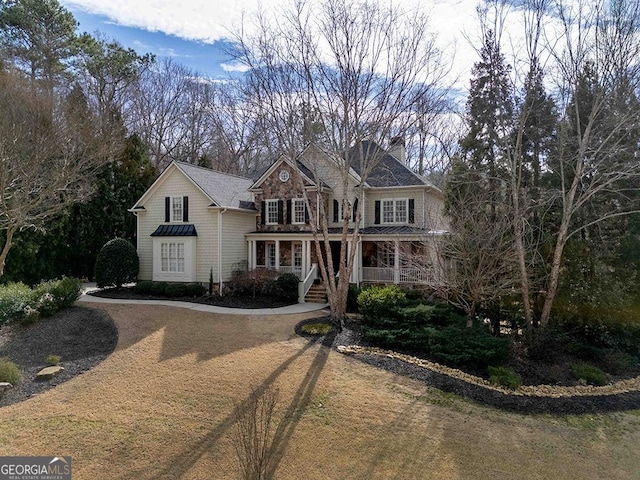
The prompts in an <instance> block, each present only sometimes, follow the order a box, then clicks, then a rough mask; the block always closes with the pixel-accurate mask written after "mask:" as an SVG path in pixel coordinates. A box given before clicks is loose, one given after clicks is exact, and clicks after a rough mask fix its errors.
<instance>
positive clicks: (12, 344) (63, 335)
mask: <svg viewBox="0 0 640 480" xmlns="http://www.w3.org/2000/svg"><path fill="white" fill-rule="evenodd" d="M117 343H118V330H117V328H116V326H115V324H114V322H113V320H112V319H111V318H110V317H109V315H107V314H106V313H105V312H104V311H102V310H96V309H93V308H86V307H72V308H70V309H67V310H63V311H61V312H58V313H57V314H56V315H54V316H52V317H50V318H43V319H41V320H39V321H37V322H36V323H35V324H33V325H31V326H28V327H23V326H22V325H21V324H20V323H12V324H9V325H5V326H3V327H2V328H1V329H0V357H9V358H10V359H11V360H12V361H13V362H14V363H16V364H17V365H18V366H19V367H20V369H21V370H22V381H21V382H20V383H19V384H18V385H16V386H14V387H13V388H11V389H9V390H8V391H7V392H5V393H4V394H3V395H0V406H5V405H10V404H12V403H17V402H21V401H23V400H27V399H28V398H30V397H32V396H33V395H36V394H38V393H41V392H44V391H45V390H48V389H50V388H53V387H55V386H56V385H59V384H61V383H63V382H66V381H67V380H69V379H71V378H73V377H74V376H76V375H79V374H82V373H83V372H85V371H87V370H89V369H91V368H93V367H95V366H96V365H97V364H99V363H100V362H102V361H103V360H104V359H105V358H107V357H108V356H109V355H110V354H111V353H112V352H113V351H114V350H115V348H116V344H117ZM48 355H58V356H60V357H61V361H60V365H61V366H62V367H64V370H63V371H62V372H61V373H60V374H58V375H57V376H55V377H54V378H52V379H50V380H37V381H36V380H35V377H36V374H37V373H38V372H39V371H40V370H41V369H42V368H44V367H46V366H47V365H46V363H45V358H46V357H47V356H48Z"/></svg>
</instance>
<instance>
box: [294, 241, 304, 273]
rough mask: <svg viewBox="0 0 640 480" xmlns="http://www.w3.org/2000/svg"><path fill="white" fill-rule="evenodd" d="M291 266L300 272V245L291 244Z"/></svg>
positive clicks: (298, 243)
mask: <svg viewBox="0 0 640 480" xmlns="http://www.w3.org/2000/svg"><path fill="white" fill-rule="evenodd" d="M293 266H294V267H295V268H296V269H297V270H300V269H301V268H302V243H300V242H297V243H294V244H293Z"/></svg>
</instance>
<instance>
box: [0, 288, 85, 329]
mask: <svg viewBox="0 0 640 480" xmlns="http://www.w3.org/2000/svg"><path fill="white" fill-rule="evenodd" d="M81 286H82V285H81V283H80V281H79V280H78V279H77V278H63V279H61V280H50V281H48V282H43V283H41V284H40V285H37V286H36V287H35V288H33V289H32V288H29V287H28V286H27V285H25V284H24V283H8V284H6V285H2V286H0V325H2V324H3V323H6V322H10V321H12V320H19V321H20V322H21V323H22V324H24V325H30V324H32V323H34V322H35V321H36V320H38V318H40V317H41V316H42V317H49V316H51V315H53V314H55V313H57V312H59V311H60V310H62V309H65V308H69V307H71V306H72V305H73V303H74V302H75V301H76V300H77V299H78V297H79V296H80V290H81Z"/></svg>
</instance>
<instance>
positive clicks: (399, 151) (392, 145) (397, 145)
mask: <svg viewBox="0 0 640 480" xmlns="http://www.w3.org/2000/svg"><path fill="white" fill-rule="evenodd" d="M388 150H389V153H390V154H391V155H393V156H394V157H396V158H397V159H398V160H400V162H401V163H402V164H403V165H404V164H405V163H406V161H407V152H406V150H405V145H404V137H403V136H402V135H398V136H396V137H393V138H392V139H391V141H390V142H389V148H388Z"/></svg>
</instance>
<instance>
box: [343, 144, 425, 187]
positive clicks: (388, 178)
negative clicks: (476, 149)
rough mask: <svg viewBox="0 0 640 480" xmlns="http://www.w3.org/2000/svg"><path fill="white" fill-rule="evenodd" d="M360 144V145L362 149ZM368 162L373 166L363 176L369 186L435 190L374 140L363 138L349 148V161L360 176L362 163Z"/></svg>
mask: <svg viewBox="0 0 640 480" xmlns="http://www.w3.org/2000/svg"><path fill="white" fill-rule="evenodd" d="M360 146H362V151H361V150H360ZM362 156H364V157H365V161H364V162H362ZM370 162H373V163H374V167H373V168H372V169H371V172H369V174H368V175H367V176H366V178H365V181H366V183H367V185H369V186H370V187H374V188H380V187H411V186H421V187H431V188H433V189H436V190H437V188H436V187H435V186H434V185H433V184H432V183H431V182H429V181H428V180H426V179H424V178H422V177H420V176H419V175H417V174H416V173H414V172H413V171H412V170H411V169H410V168H409V167H407V166H406V165H404V164H403V163H402V162H400V160H398V159H397V158H396V157H394V156H393V155H391V154H390V153H389V152H387V151H386V150H385V149H383V148H382V147H381V146H380V145H378V144H377V143H376V142H373V141H371V140H364V141H362V142H361V144H360V145H355V146H353V147H351V149H350V150H349V163H350V164H351V168H353V169H354V170H355V171H356V173H357V174H358V175H360V176H362V167H363V164H364V166H365V167H366V166H367V165H368V164H369V163H370Z"/></svg>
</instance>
